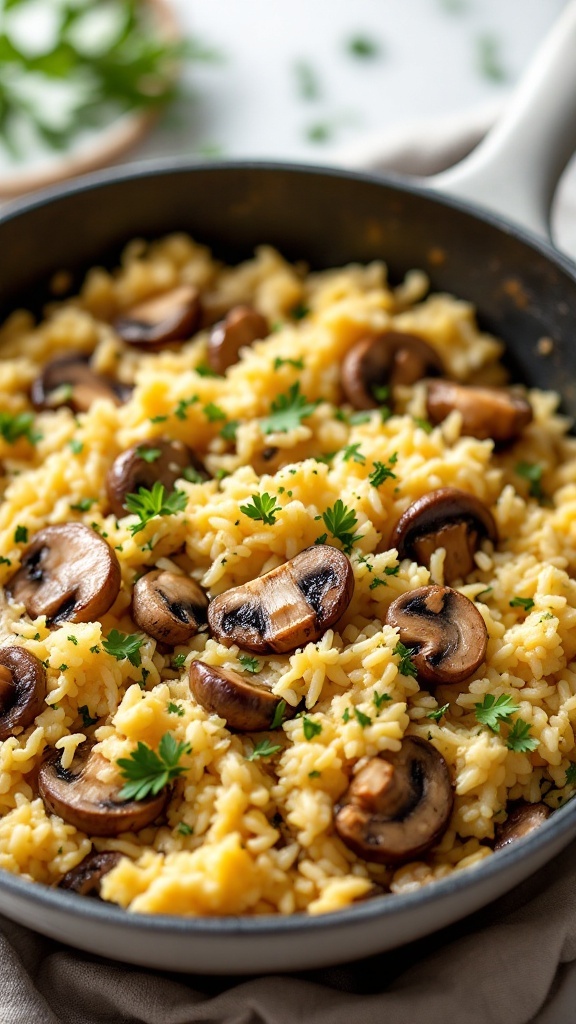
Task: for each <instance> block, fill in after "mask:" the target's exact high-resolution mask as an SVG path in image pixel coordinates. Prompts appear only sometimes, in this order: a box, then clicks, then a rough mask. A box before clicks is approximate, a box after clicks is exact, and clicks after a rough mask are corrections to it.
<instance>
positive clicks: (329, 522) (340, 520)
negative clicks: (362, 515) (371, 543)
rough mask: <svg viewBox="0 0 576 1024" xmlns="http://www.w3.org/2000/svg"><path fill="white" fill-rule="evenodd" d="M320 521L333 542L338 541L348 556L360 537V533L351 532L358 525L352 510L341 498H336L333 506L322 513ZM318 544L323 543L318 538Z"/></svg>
mask: <svg viewBox="0 0 576 1024" xmlns="http://www.w3.org/2000/svg"><path fill="white" fill-rule="evenodd" d="M322 519H323V520H324V526H325V527H326V529H327V530H328V532H329V533H331V534H332V536H333V537H334V540H339V541H340V543H341V544H342V548H343V550H344V551H345V553H346V554H347V555H348V554H350V552H351V550H352V547H353V545H354V544H355V543H356V541H357V540H360V538H361V537H362V534H361V533H354V532H353V530H354V527H355V526H356V524H357V523H358V519H357V517H356V513H355V511H354V509H353V508H348V507H347V506H346V505H345V504H344V502H343V501H342V499H341V498H337V499H336V501H335V502H334V504H333V505H332V506H330V507H329V508H327V509H326V511H325V512H323V513H322ZM324 537H326V535H324ZM318 543H323V542H322V541H321V540H320V538H318Z"/></svg>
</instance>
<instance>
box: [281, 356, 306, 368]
mask: <svg viewBox="0 0 576 1024" xmlns="http://www.w3.org/2000/svg"><path fill="white" fill-rule="evenodd" d="M281 366H293V367H294V369H295V370H303V369H304V359H303V358H302V356H300V358H299V359H283V358H282V356H276V359H275V360H274V369H275V370H279V369H280V367H281Z"/></svg>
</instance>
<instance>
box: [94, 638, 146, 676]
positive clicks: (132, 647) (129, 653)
mask: <svg viewBox="0 0 576 1024" xmlns="http://www.w3.org/2000/svg"><path fill="white" fill-rule="evenodd" d="M145 640H146V637H145V636H142V633H121V632H120V630H118V629H111V630H110V632H109V634H108V636H107V637H106V639H105V640H103V641H102V647H103V648H104V650H105V651H106V653H107V654H111V655H112V657H114V658H116V661H124V659H125V658H127V659H128V661H129V662H130V664H131V665H134V667H135V668H139V667H140V665H141V664H142V658H141V656H140V648H141V647H142V644H143V643H144V642H145Z"/></svg>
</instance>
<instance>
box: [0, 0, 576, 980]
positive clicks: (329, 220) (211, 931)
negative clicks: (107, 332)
mask: <svg viewBox="0 0 576 1024" xmlns="http://www.w3.org/2000/svg"><path fill="white" fill-rule="evenodd" d="M570 11H571V14H570V18H571V19H572V20H571V22H568V21H566V20H565V22H564V24H563V28H562V33H561V34H558V33H557V38H556V41H555V42H554V45H553V47H552V49H550V47H549V51H548V56H547V58H546V59H547V61H548V64H547V66H548V71H547V73H546V74H545V75H544V76H543V77H544V79H545V81H544V85H542V82H540V84H539V87H538V88H539V95H540V96H542V95H543V94H545V93H547V95H548V99H549V100H550V93H551V82H552V79H553V78H554V76H553V75H551V73H550V66H551V65H553V66H554V67H556V69H557V70H556V78H557V77H558V69H559V68H562V66H563V65H564V66H565V67H564V71H566V67H567V66H568V64H569V75H568V78H569V79H570V81H571V83H572V84H571V100H570V102H569V103H568V104H567V105H566V103H565V104H564V111H563V117H564V120H566V115H567V113H570V114H571V117H572V121H571V130H572V131H573V130H574V129H575V128H576V117H575V116H574V115H575V114H576V110H575V109H574V106H575V98H576V70H574V68H573V65H575V62H574V61H573V53H574V47H575V43H576V7H575V6H574V5H571V7H570ZM560 36H561V38H560ZM567 36H568V38H567ZM567 62H568V63H567ZM541 77H542V76H541ZM564 78H566V74H564ZM526 92H527V87H525V88H524V94H526ZM528 93H529V89H528ZM558 102H559V101H558V97H557V96H556V98H555V99H554V109H558ZM520 106H521V104H520ZM512 113H513V112H512ZM510 117H511V120H510ZM510 117H509V121H508V139H510V138H512V139H514V131H512V132H511V131H510V126H511V125H512V128H514V123H513V122H514V117H513V116H512V115H510ZM549 120H550V119H549ZM516 122H517V123H516V128H515V130H516V141H515V143H513V145H512V148H514V146H515V147H516V149H518V122H519V123H520V129H522V126H523V127H524V129H526V112H525V113H524V115H521V116H520V117H518V116H517V117H516ZM564 128H566V124H564ZM504 134H505V135H506V133H504ZM520 134H521V132H520ZM541 134H542V133H541ZM544 135H545V136H546V137H545V138H544V141H543V143H542V145H543V148H547V152H548V155H549V156H550V155H551V154H555V160H554V161H552V160H551V159H550V160H549V161H548V166H547V171H548V175H546V174H545V173H544V172H543V171H542V168H540V171H541V172H542V173H539V185H538V188H537V189H536V190H535V192H534V195H535V197H536V198H540V199H541V200H542V197H544V199H545V198H546V194H547V193H548V192H551V187H550V186H551V183H552V179H553V178H555V176H557V174H558V173H559V170H560V166H561V164H562V163H563V160H564V159H565V158H566V157H567V152H565V150H566V149H567V144H566V137H567V132H566V131H564V133H563V135H562V138H561V139H560V135H559V130H558V127H556V128H554V130H553V131H552V129H551V128H550V124H548V125H547V128H546V129H545V130H544ZM507 145H508V156H509V154H510V143H509V142H508V143H507ZM496 148H497V150H499V155H500V158H502V154H503V153H504V154H505V151H506V145H504V146H502V145H500V147H498V146H497V147H496ZM478 159H479V160H480V163H481V162H482V152H481V151H480V158H476V164H478ZM489 162H490V161H489ZM552 163H554V167H553V169H552V170H550V167H551V165H552ZM497 164H498V161H497V160H496V161H494V160H492V164H491V166H492V167H493V168H494V167H495V166H497ZM472 171H474V164H473V162H472ZM510 173H511V172H510ZM473 177H474V173H472V174H471V175H470V174H468V178H469V179H470V178H473ZM466 179H467V172H466V168H465V169H464V174H460V178H458V174H456V175H455V177H453V185H454V183H455V185H454V190H459V191H461V192H465V191H466V184H465V182H466ZM459 181H460V185H459V184H458V182H459ZM462 183H464V184H462ZM433 184H434V185H435V186H437V187H440V186H441V185H442V182H441V181H440V180H438V181H437V182H435V183H433ZM503 184H504V185H505V184H506V182H505V181H504V183H503ZM504 192H505V188H504ZM536 193H537V195H536ZM509 201H510V203H511V204H512V203H513V196H511V197H510V200H509ZM545 206H546V202H544V200H542V203H541V209H540V212H542V209H543V208H544V207H545ZM534 209H535V212H534V216H533V218H532V221H533V223H534V222H535V220H536V217H537V216H538V213H539V211H538V209H537V208H536V207H535V208H534ZM174 230H180V231H187V232H190V233H191V234H192V235H193V236H194V238H195V239H196V240H198V241H200V242H205V243H207V244H208V245H210V246H211V247H212V248H213V250H214V252H215V253H216V254H217V255H218V256H220V257H222V258H223V259H226V260H231V261H235V260H239V259H243V258H246V257H248V256H250V255H251V254H252V251H253V249H254V247H255V246H256V245H259V244H262V243H264V242H266V243H269V244H271V245H274V246H276V247H277V248H278V249H279V250H280V251H281V252H282V253H283V254H284V255H285V256H286V257H287V258H289V259H297V260H300V259H304V260H306V261H308V262H309V264H310V265H311V266H312V267H313V268H323V267H330V266H338V265H342V264H344V263H347V262H350V261H358V262H361V263H366V262H368V261H370V260H373V259H384V260H385V261H386V262H387V263H388V265H389V268H390V272H391V276H392V277H393V278H395V279H400V278H401V277H402V276H403V274H404V273H405V272H406V271H407V270H409V269H411V268H414V267H421V268H424V269H425V270H426V271H427V272H428V273H429V275H430V278H431V282H432V288H433V289H434V290H441V291H442V290H446V291H450V292H451V293H453V294H455V295H458V296H460V297H462V298H465V299H468V300H470V301H471V302H473V303H474V304H475V306H476V307H477V309H478V313H479V318H480V322H481V324H482V325H483V326H484V327H485V328H487V329H488V330H490V331H494V332H495V333H496V334H498V335H499V336H501V337H502V338H503V339H504V340H505V342H506V344H507V350H508V356H509V359H510V361H511V362H512V363H513V364H515V369H514V371H513V372H514V373H515V376H516V377H517V378H521V379H523V380H524V381H526V382H527V383H528V384H533V385H538V386H539V387H543V388H551V389H554V390H556V391H558V392H559V393H560V394H561V396H562V401H563V406H564V409H565V411H566V412H567V413H568V414H570V415H572V416H576V268H575V267H574V265H573V264H572V263H571V262H570V261H569V260H567V259H565V258H563V257H562V256H561V255H559V254H558V253H557V252H556V251H555V250H554V249H553V248H552V247H551V246H550V245H549V244H547V243H546V242H545V241H540V240H538V239H537V238H536V237H535V236H534V235H531V234H530V233H528V232H525V231H523V230H522V229H520V228H517V227H515V226H513V225H511V224H510V223H508V222H506V221H505V220H503V219H501V218H499V217H498V216H494V215H490V214H486V213H482V214H480V213H479V211H478V209H477V208H474V207H471V206H470V205H469V204H467V203H465V202H462V201H459V200H452V199H448V198H438V196H437V195H436V194H435V192H433V191H431V190H427V189H426V188H422V187H418V186H411V185H406V184H402V183H401V182H400V181H393V180H386V181H384V180H382V179H381V178H376V177H374V176H369V175H363V174H357V173H344V172H336V171H331V170H321V169H318V168H306V167H300V166H287V165H273V164H261V165H257V164H249V163H244V164H231V163H230V164H225V165H221V164H219V165H213V166H208V165H202V166H191V165H189V164H186V163H178V162H174V161H170V162H168V163H166V162H164V163H158V164H151V165H147V166H145V167H136V168H128V169H122V170H115V171H111V172H107V173H101V174H97V175H93V176H91V177H89V178H86V179H83V180H80V181H78V182H76V183H73V184H72V185H69V186H68V187H65V188H59V189H56V190H51V191H49V192H46V193H43V194H42V195H40V196H38V197H37V198H35V199H33V200H32V201H30V202H28V203H25V204H19V205H18V206H14V207H13V208H11V210H9V211H8V212H7V213H5V215H4V216H3V217H2V218H1V219H0V253H1V272H0V307H2V310H3V313H6V312H9V311H10V310H11V309H14V308H15V307H17V306H18V305H24V306H26V307H27V308H30V307H31V306H32V307H36V308H37V309H38V310H40V307H41V305H42V301H43V298H45V297H47V291H46V285H47V282H48V280H49V278H50V276H51V275H52V274H53V273H54V272H55V271H57V270H61V269H69V270H71V271H73V272H74V274H75V275H76V277H77V278H78V279H79V278H81V276H82V273H83V271H84V270H85V269H87V268H88V267H89V266H93V265H94V264H95V263H98V262H104V263H110V264H112V263H113V262H114V261H115V259H116V258H117V256H118V253H119V251H120V249H121V247H122V246H123V245H124V244H125V243H126V242H127V241H128V240H129V239H131V238H133V237H135V236H144V237H146V238H152V237H156V236H160V235H163V234H165V233H166V232H169V231H174ZM543 337H546V338H551V339H552V342H553V344H552V347H551V350H550V352H549V354H546V355H543V354H542V350H541V348H539V341H540V339H541V338H543ZM547 347H548V346H547ZM575 832H576V801H575V802H573V803H572V804H568V805H566V806H565V807H563V808H561V809H560V810H559V811H557V812H556V813H555V814H554V815H552V817H551V818H550V819H549V821H548V822H547V823H546V824H545V825H543V826H542V828H540V829H539V830H538V831H536V832H535V833H533V834H532V836H530V837H529V838H527V839H526V840H524V841H523V842H521V843H519V844H517V846H516V847H514V846H513V845H512V846H511V847H509V848H508V849H506V850H503V851H501V852H499V853H498V854H497V855H496V856H494V857H493V858H489V859H488V860H487V861H484V862H483V863H482V864H481V865H480V866H478V867H476V868H475V869H474V870H472V871H468V872H466V871H464V872H461V873H456V874H454V875H452V876H451V877H450V878H448V879H446V880H444V881H441V882H438V883H436V884H435V885H433V886H430V887H428V888H424V889H422V890H419V891H418V892H413V893H407V894H405V895H399V896H388V897H384V898H382V899H374V900H370V901H366V902H364V903H360V904H357V905H356V906H353V907H350V908H348V909H346V910H342V911H339V912H336V913H333V914H329V915H322V916H320V917H316V918H308V917H304V916H303V915H295V916H294V917H291V918H279V917H273V918H272V917H271V918H238V919H236V918H215V919H182V918H177V917H168V916H157V917H152V916H148V915H146V916H142V915H131V914H128V913H125V912H124V911H122V910H121V909H120V908H118V907H116V906H112V905H108V904H104V903H99V902H97V901H92V900H89V899H87V898H83V897H78V896H75V895H74V894H71V893H67V892H60V891H56V890H50V889H46V888H44V887H42V886H40V885H34V884H31V883H28V882H26V881H25V880H23V879H21V878H16V877H12V876H10V875H8V874H3V875H2V878H1V879H0V902H1V908H2V912H3V913H5V914H7V915H8V916H9V917H12V918H13V919H14V920H17V921H19V922H21V923H23V924H27V925H29V926H30V927H32V928H35V929H36V930H38V931H41V932H43V933H44V934H46V935H51V936H54V937H56V938H61V939H62V940H63V941H67V942H69V943H70V944H71V945H76V946H78V947H80V948H83V949H87V950H90V951H91V952H94V953H99V954H102V955H104V956H111V957H115V958H117V959H120V960H127V961H130V962H133V963H141V964H146V965H150V966H154V967H164V968H168V969H171V970H181V971H195V972H203V973H206V972H215V973H240V972H256V973H262V972H263V971H279V970H290V969H295V968H304V967H314V966H321V965H325V964H328V963H335V962H337V961H342V960H350V959H354V958H357V957H362V956H364V955H367V954H369V953H373V952H376V951H378V950H383V949H388V948H391V947H393V946H397V945H400V944H402V943H403V942H407V941H409V940H411V939H414V938H418V937H421V936H423V935H426V934H428V933H429V932H431V931H433V930H435V929H437V928H440V927H442V926H443V925H445V924H447V923H449V922H451V921H454V920H456V919H458V918H460V917H462V916H464V915H465V914H467V913H469V912H471V911H473V910H475V909H477V908H478V907H480V906H482V905H484V904H486V903H487V902H489V901H490V900H493V899H495V898H497V897H498V896H499V895H501V894H502V893H504V892H505V891H507V890H508V889H510V888H512V886H514V885H516V884H518V883H519V882H520V881H521V880H523V879H524V878H526V877H527V875H529V874H530V873H531V872H533V871H535V870H536V869H537V868H538V867H540V866H541V865H543V864H544V863H546V862H547V861H548V860H550V859H551V858H552V857H553V856H554V855H555V854H556V853H558V852H559V851H560V850H561V849H562V847H564V846H566V845H567V843H568V842H569V841H570V839H571V838H572V836H573V835H574V834H575Z"/></svg>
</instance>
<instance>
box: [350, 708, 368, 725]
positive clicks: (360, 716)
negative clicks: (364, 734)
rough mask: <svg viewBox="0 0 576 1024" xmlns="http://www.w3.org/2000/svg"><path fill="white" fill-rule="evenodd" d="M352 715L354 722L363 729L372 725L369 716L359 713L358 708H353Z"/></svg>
mask: <svg viewBox="0 0 576 1024" xmlns="http://www.w3.org/2000/svg"><path fill="white" fill-rule="evenodd" d="M354 715H355V717H356V721H357V722H358V723H359V724H360V725H361V726H362V728H363V729H365V728H366V726H367V725H372V719H371V718H370V715H365V714H364V712H363V711H360V708H354Z"/></svg>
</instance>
